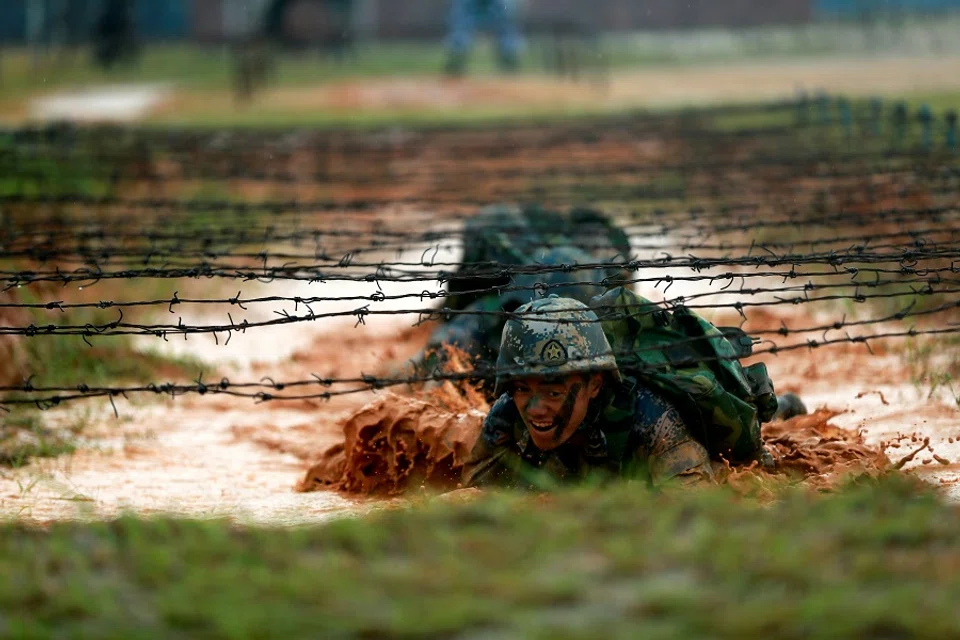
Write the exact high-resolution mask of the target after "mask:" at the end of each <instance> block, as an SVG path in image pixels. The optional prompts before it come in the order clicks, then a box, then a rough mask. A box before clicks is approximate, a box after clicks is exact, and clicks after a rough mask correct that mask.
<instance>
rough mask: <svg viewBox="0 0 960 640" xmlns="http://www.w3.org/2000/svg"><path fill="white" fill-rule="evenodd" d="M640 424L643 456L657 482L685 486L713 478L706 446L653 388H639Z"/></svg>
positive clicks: (675, 409) (639, 453)
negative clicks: (695, 437) (650, 389)
mask: <svg viewBox="0 0 960 640" xmlns="http://www.w3.org/2000/svg"><path fill="white" fill-rule="evenodd" d="M637 403H638V411H637V415H638V424H637V428H638V430H639V433H640V442H639V450H638V451H637V454H638V457H639V458H640V459H646V461H647V468H648V469H649V472H650V480H651V482H652V483H653V485H654V486H661V485H663V484H665V483H668V482H670V483H676V484H680V485H682V486H689V485H695V484H702V483H707V482H712V481H713V467H711V465H710V455H709V454H708V453H707V450H706V448H704V446H703V445H702V444H700V443H699V442H697V440H695V439H694V437H693V436H692V435H690V431H689V430H688V429H687V425H686V424H684V422H683V418H681V417H680V412H679V411H677V408H676V407H674V406H673V405H672V404H670V403H669V402H667V401H666V400H664V399H663V398H661V397H660V396H659V395H657V394H655V393H653V392H652V391H649V390H646V389H643V390H641V391H640V397H639V398H638V399H637Z"/></svg>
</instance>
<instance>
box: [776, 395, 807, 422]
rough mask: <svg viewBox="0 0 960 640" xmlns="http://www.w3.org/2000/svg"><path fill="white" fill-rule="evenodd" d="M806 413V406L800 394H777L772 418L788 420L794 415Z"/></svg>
mask: <svg viewBox="0 0 960 640" xmlns="http://www.w3.org/2000/svg"><path fill="white" fill-rule="evenodd" d="M807 413H808V412H807V407H806V405H805V404H803V400H801V399H800V396H798V395H797V394H795V393H785V394H783V395H782V396H777V412H776V413H775V414H774V415H773V419H774V420H789V419H790V418H793V417H794V416H805V415H807Z"/></svg>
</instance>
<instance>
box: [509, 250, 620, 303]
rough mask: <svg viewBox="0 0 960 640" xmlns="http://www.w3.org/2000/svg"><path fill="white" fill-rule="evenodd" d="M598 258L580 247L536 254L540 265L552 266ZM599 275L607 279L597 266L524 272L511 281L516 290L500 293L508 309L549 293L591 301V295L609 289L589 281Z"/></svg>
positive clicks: (598, 277) (600, 277)
mask: <svg viewBox="0 0 960 640" xmlns="http://www.w3.org/2000/svg"><path fill="white" fill-rule="evenodd" d="M595 262H596V259H594V258H593V257H592V256H591V255H590V254H588V253H586V252H584V251H582V250H580V249H577V248H576V247H554V248H553V249H547V250H545V251H542V252H540V254H539V255H537V256H535V263H536V264H537V265H546V266H551V267H558V266H561V265H567V266H573V265H578V264H591V263H595ZM598 279H600V280H602V279H603V272H602V271H597V270H593V269H576V270H570V271H545V272H539V273H521V274H518V275H517V276H515V277H514V278H513V281H512V282H511V285H510V286H511V287H514V288H515V289H516V290H514V291H508V292H506V293H504V294H503V295H501V296H500V303H501V307H502V308H503V309H505V310H507V311H512V310H513V309H516V308H517V307H520V306H521V305H524V304H527V303H528V302H533V301H534V300H537V299H541V298H543V297H545V296H548V295H556V296H558V297H560V298H573V299H574V300H578V301H580V302H583V303H587V302H589V301H590V299H591V298H593V297H594V296H599V295H602V294H603V293H604V291H605V290H606V289H605V288H604V287H603V286H601V285H600V284H588V283H592V282H595V281H597V280H598Z"/></svg>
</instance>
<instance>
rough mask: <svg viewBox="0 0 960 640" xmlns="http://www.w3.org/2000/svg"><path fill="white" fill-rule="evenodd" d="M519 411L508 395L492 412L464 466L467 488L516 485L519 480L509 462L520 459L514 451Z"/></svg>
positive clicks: (496, 404)
mask: <svg viewBox="0 0 960 640" xmlns="http://www.w3.org/2000/svg"><path fill="white" fill-rule="evenodd" d="M516 414H517V409H516V407H515V406H514V404H513V400H512V399H511V398H510V397H509V396H508V395H506V394H504V395H502V396H500V399H499V400H497V402H496V403H495V404H494V405H493V407H492V408H491V409H490V413H489V414H487V417H486V419H485V420H484V421H483V428H482V430H481V431H480V437H479V438H477V443H476V444H475V445H474V446H473V451H471V452H470V457H469V458H468V459H467V461H466V462H465V463H464V465H463V475H462V484H463V486H464V487H490V486H498V487H504V486H512V485H513V484H514V483H515V481H516V478H515V477H514V473H513V471H512V470H511V465H510V464H509V461H510V460H509V459H510V458H513V457H514V456H516V452H515V450H514V445H515V444H516V443H515V442H514V437H513V425H514V420H513V418H514V417H516Z"/></svg>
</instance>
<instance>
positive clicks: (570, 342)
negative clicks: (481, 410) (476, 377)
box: [494, 297, 620, 396]
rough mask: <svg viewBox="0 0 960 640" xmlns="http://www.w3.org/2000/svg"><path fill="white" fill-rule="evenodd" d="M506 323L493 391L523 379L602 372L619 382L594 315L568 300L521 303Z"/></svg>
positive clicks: (498, 393)
mask: <svg viewBox="0 0 960 640" xmlns="http://www.w3.org/2000/svg"><path fill="white" fill-rule="evenodd" d="M516 313H517V317H514V318H511V319H510V320H508V321H507V324H506V326H505V327H504V330H503V338H502V340H501V342H500V353H499V355H498V356H497V387H496V390H495V391H494V395H497V396H499V395H500V394H501V393H502V392H503V391H505V385H506V384H507V383H508V382H509V381H510V380H514V379H517V378H522V377H526V376H558V375H568V374H571V373H585V372H594V371H606V372H609V373H610V374H612V375H613V376H614V377H615V378H617V379H618V380H619V378H620V374H619V372H618V371H617V361H616V359H615V358H614V356H613V353H612V351H611V349H610V344H609V343H608V342H607V338H606V336H605V335H604V333H603V327H602V326H601V325H600V322H599V321H598V319H597V315H596V314H595V313H594V312H593V311H591V310H590V309H589V307H587V306H586V305H585V304H583V303H581V302H579V301H577V300H573V299H571V298H558V297H548V298H544V299H541V300H537V301H534V302H531V303H529V304H525V305H524V306H522V307H520V308H519V309H517V311H516Z"/></svg>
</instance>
